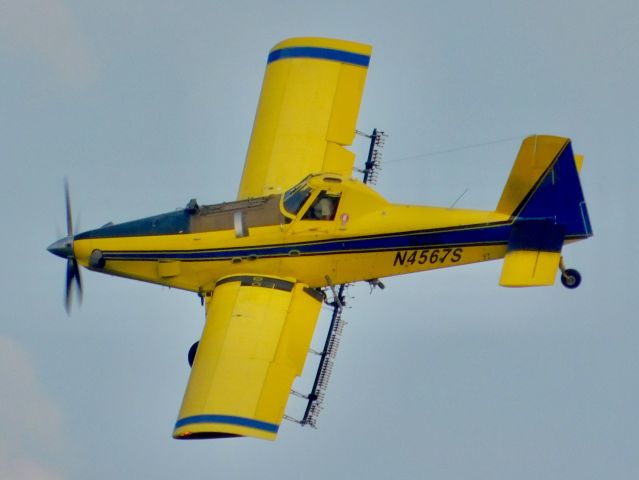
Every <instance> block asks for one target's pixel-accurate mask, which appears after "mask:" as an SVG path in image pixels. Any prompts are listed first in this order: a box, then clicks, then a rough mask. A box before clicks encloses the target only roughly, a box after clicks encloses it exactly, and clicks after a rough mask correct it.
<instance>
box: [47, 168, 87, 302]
mask: <svg viewBox="0 0 639 480" xmlns="http://www.w3.org/2000/svg"><path fill="white" fill-rule="evenodd" d="M64 198H65V204H66V215H67V236H66V237H64V238H61V239H60V240H58V241H57V242H54V243H52V244H51V245H49V247H48V248H47V250H48V251H50V252H51V253H53V254H54V255H57V256H58V257H61V258H66V260H67V273H66V282H65V284H66V285H65V295H64V306H65V309H66V311H67V313H70V312H71V303H72V297H73V286H74V285H75V289H76V290H77V292H78V302H80V303H81V302H82V280H81V278H80V267H79V266H78V261H77V260H76V259H75V254H74V252H73V221H72V219H71V218H72V216H71V195H70V194H69V182H68V181H67V180H66V179H65V181H64Z"/></svg>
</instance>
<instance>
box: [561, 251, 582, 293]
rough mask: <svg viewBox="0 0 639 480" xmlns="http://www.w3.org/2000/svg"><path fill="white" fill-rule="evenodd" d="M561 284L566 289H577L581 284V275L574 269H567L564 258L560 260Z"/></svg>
mask: <svg viewBox="0 0 639 480" xmlns="http://www.w3.org/2000/svg"><path fill="white" fill-rule="evenodd" d="M559 270H561V284H562V285H563V286H564V287H566V288H570V289H573V288H577V287H578V286H579V285H580V284H581V274H580V273H579V272H578V271H577V270H575V269H574V268H566V266H565V265H564V259H563V257H562V258H561V260H559Z"/></svg>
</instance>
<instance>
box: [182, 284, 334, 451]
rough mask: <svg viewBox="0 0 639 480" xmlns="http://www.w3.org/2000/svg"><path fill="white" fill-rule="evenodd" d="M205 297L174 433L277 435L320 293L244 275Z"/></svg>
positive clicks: (194, 435) (189, 435)
mask: <svg viewBox="0 0 639 480" xmlns="http://www.w3.org/2000/svg"><path fill="white" fill-rule="evenodd" d="M206 300H207V302H206V325H205V327H204V331H203V333H202V338H201V340H200V344H199V347H198V350H197V354H196V356H195V361H194V363H193V368H192V370H191V376H190V378H189V382H188V385H187V388H186V392H185V394H184V400H183V403H182V408H181V410H180V413H179V416H178V420H177V423H176V425H175V430H174V432H173V436H174V437H175V438H179V439H189V438H218V437H228V436H250V437H256V438H262V439H267V440H275V438H276V436H277V432H278V429H279V425H280V423H281V421H282V418H283V415H284V409H285V407H286V403H287V401H288V397H289V393H290V391H291V385H292V383H293V380H294V379H295V377H296V376H298V375H300V374H301V372H302V368H303V366H304V361H305V359H306V355H307V353H308V349H309V346H310V342H311V338H312V335H313V331H314V329H315V324H316V321H317V317H318V315H319V311H320V307H321V304H322V301H321V300H322V296H321V294H320V293H319V292H317V291H316V290H312V289H309V288H308V287H306V286H305V285H303V284H301V283H294V282H291V281H289V280H285V279H280V278H275V277H257V276H251V275H246V276H233V277H227V278H224V279H222V280H220V281H219V282H218V284H217V286H216V288H215V290H214V292H213V294H212V295H211V296H207V297H206Z"/></svg>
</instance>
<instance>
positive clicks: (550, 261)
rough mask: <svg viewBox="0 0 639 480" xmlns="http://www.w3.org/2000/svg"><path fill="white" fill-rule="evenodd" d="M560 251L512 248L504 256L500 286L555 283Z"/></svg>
mask: <svg viewBox="0 0 639 480" xmlns="http://www.w3.org/2000/svg"><path fill="white" fill-rule="evenodd" d="M560 259H561V253H560V252H542V251H531V250H513V251H512V252H508V253H507V254H506V256H505V257H504V266H503V268H502V270H501V278H500V279H499V284H500V285H501V286H502V287H536V286H544V285H552V284H554V283H555V277H556V276H557V270H558V268H559V260H560Z"/></svg>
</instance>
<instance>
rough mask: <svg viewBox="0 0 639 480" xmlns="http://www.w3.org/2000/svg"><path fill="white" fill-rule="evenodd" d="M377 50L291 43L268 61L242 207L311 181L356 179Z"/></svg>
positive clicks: (312, 41) (340, 43)
mask: <svg viewBox="0 0 639 480" xmlns="http://www.w3.org/2000/svg"><path fill="white" fill-rule="evenodd" d="M371 51H372V47H371V46H369V45H363V44H360V43H354V42H347V41H344V40H332V39H325V38H293V39H290V40H285V41H283V42H280V43H278V44H277V45H275V47H273V49H272V50H271V52H270V53H269V56H268V61H267V66H266V73H265V75H264V82H263V85H262V93H261V95H260V101H259V104H258V106H257V113H256V114H255V123H254V125H253V133H252V135H251V141H250V144H249V148H248V152H247V155H246V162H245V164H244V173H243V174H242V181H241V183H240V191H239V194H238V199H240V200H241V199H245V198H249V197H259V196H263V195H271V194H274V193H278V192H281V191H283V190H286V189H287V188H289V187H291V186H292V185H295V184H296V183H298V182H299V181H300V180H302V179H303V178H304V177H306V176H307V175H308V174H310V173H321V172H331V173H341V174H346V175H350V174H351V171H352V169H353V163H354V160H355V156H354V155H353V153H352V152H350V151H348V150H346V149H345V148H343V146H344V145H350V144H351V143H352V141H353V137H354V136H355V124H356V121H357V115H358V112H359V106H360V102H361V99H362V92H363V90H364V82H365V80H366V72H367V70H368V62H369V59H370V54H371Z"/></svg>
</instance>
